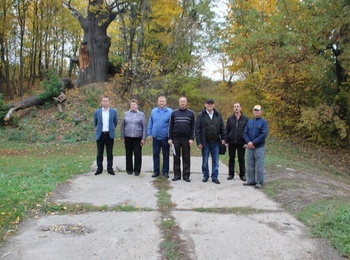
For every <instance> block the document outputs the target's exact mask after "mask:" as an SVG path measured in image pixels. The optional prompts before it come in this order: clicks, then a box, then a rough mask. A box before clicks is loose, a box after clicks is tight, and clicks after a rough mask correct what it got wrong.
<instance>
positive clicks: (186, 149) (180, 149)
mask: <svg viewBox="0 0 350 260" xmlns="http://www.w3.org/2000/svg"><path fill="white" fill-rule="evenodd" d="M173 144H174V146H175V153H176V155H175V156H174V178H180V179H181V159H180V158H182V166H183V173H182V177H183V179H186V178H190V174H191V173H190V170H191V147H190V145H189V144H188V140H173Z"/></svg>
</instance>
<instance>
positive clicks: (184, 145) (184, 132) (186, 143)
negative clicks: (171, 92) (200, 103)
mask: <svg viewBox="0 0 350 260" xmlns="http://www.w3.org/2000/svg"><path fill="white" fill-rule="evenodd" d="M194 125H195V117H194V113H193V111H192V110H190V109H188V108H187V98H185V97H181V98H179V109H176V110H175V111H173V112H172V113H171V116H170V121H169V140H168V144H169V145H170V146H172V147H173V151H175V152H174V178H173V179H172V181H178V180H181V165H180V164H181V156H182V164H183V173H182V178H183V180H184V181H186V182H190V181H191V180H190V175H191V146H192V144H193V140H194Z"/></svg>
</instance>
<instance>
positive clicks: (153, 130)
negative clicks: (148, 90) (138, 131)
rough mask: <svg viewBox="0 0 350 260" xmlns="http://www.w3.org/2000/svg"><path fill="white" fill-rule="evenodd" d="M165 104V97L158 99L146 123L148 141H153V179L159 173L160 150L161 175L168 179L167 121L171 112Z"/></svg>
mask: <svg viewBox="0 0 350 260" xmlns="http://www.w3.org/2000/svg"><path fill="white" fill-rule="evenodd" d="M166 104H167V100H166V97H165V96H160V97H158V107H156V108H153V109H152V112H151V115H150V117H149V121H148V129H147V135H148V140H150V141H151V140H153V142H152V147H153V175H152V177H153V178H155V177H158V176H159V173H160V158H159V155H160V150H162V153H163V167H162V173H163V175H164V176H165V177H166V178H169V144H168V130H169V119H170V116H171V113H172V112H173V110H172V109H171V108H169V107H167V105H166Z"/></svg>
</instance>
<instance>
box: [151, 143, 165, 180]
mask: <svg viewBox="0 0 350 260" xmlns="http://www.w3.org/2000/svg"><path fill="white" fill-rule="evenodd" d="M160 150H162V153H163V167H162V173H163V174H164V175H165V174H168V173H169V144H168V138H165V139H163V140H157V139H154V138H153V171H154V173H155V174H159V173H160V156H159V155H160Z"/></svg>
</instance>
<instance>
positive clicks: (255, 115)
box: [253, 109, 262, 118]
mask: <svg viewBox="0 0 350 260" xmlns="http://www.w3.org/2000/svg"><path fill="white" fill-rule="evenodd" d="M253 114H254V117H255V118H258V117H260V116H261V114H262V110H259V109H253Z"/></svg>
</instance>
